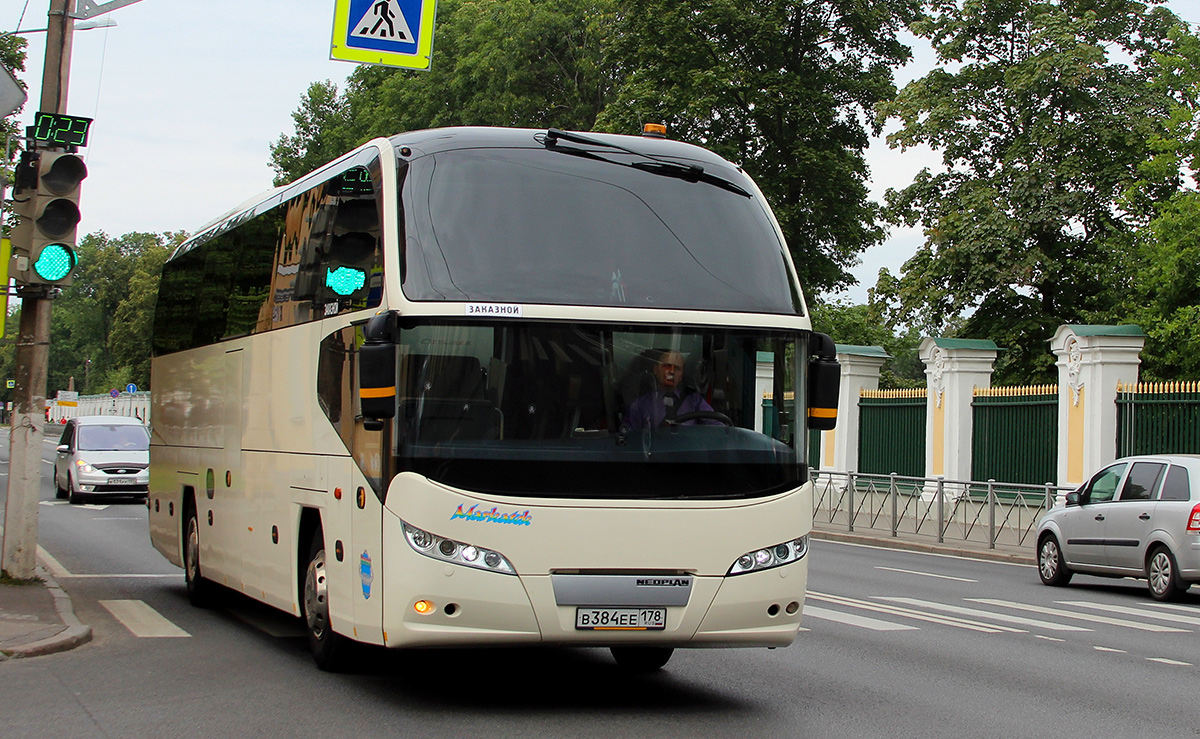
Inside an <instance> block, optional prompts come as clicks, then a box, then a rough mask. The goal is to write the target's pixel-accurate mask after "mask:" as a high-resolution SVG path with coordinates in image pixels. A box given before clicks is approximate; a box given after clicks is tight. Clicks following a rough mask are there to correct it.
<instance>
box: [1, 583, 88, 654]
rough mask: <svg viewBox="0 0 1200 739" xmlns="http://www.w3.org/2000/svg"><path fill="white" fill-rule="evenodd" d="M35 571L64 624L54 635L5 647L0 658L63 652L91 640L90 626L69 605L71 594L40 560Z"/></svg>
mask: <svg viewBox="0 0 1200 739" xmlns="http://www.w3.org/2000/svg"><path fill="white" fill-rule="evenodd" d="M37 572H38V577H40V578H42V580H43V581H45V583H46V589H47V590H49V591H50V595H52V596H54V608H55V609H56V610H57V611H58V616H59V618H61V619H62V621H63V623H64V624H66V626H65V627H64V628H63V630H62V631H60V632H58V633H57V634H55V635H54V636H49V637H46V638H45V639H39V640H38V641H35V642H31V643H29V644H23V645H21V646H19V647H12V648H11V649H6V650H4V655H3V656H0V659H3V658H4V657H7V658H9V659H22V658H25V657H40V656H42V655H45V654H55V653H57V652H65V651H67V650H68V649H74V648H75V647H77V646H79V645H80V644H86V643H88V642H90V641H91V640H92V627H91V626H87V625H86V624H84V623H83V622H82V621H80V620H79V619H78V618H77V617H76V616H75V610H74V608H73V607H72V606H71V596H69V595H67V593H66V591H65V590H63V589H62V588H61V587H59V585H58V583H57V582H56V581H55V580H54V578H53V577H51V576H50V571H49V570H47V569H46V568H45V567H43V566H42V565H41V563H40V562H39V563H38V566H37Z"/></svg>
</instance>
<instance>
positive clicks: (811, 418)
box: [808, 332, 842, 431]
mask: <svg viewBox="0 0 1200 739" xmlns="http://www.w3.org/2000/svg"><path fill="white" fill-rule="evenodd" d="M808 356H809V359H808V427H809V428H810V429H813V430H815V431H829V430H831V429H832V428H833V427H834V426H836V425H837V409H838V391H839V388H840V386H841V379H842V366H841V365H840V364H838V361H837V345H836V344H834V343H833V339H831V338H830V337H829V336H828V335H826V334H818V333H815V332H814V333H812V334H810V335H809V339H808Z"/></svg>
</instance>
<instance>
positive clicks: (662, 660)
mask: <svg viewBox="0 0 1200 739" xmlns="http://www.w3.org/2000/svg"><path fill="white" fill-rule="evenodd" d="M609 650H610V651H611V652H612V656H613V659H615V660H616V661H617V664H618V665H620V666H621V667H622V668H623V669H626V670H629V671H630V672H654V671H655V670H659V669H662V667H663V666H664V665H666V664H667V662H668V661H669V660H670V659H671V654H672V653H673V652H674V651H675V650H674V649H672V648H671V647H609Z"/></svg>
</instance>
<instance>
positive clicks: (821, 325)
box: [810, 300, 925, 388]
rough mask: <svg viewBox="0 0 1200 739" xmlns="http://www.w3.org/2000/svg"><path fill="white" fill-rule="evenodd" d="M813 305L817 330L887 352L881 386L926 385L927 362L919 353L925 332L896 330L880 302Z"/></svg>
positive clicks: (818, 302) (839, 341)
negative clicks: (887, 320) (885, 315)
mask: <svg viewBox="0 0 1200 739" xmlns="http://www.w3.org/2000/svg"><path fill="white" fill-rule="evenodd" d="M810 308H811V309H812V323H813V330H814V331H820V332H821V333H823V334H829V335H830V336H832V337H833V338H834V339H835V340H836V341H837V343H838V344H853V345H857V346H878V347H881V348H882V349H883V350H884V351H885V352H887V354H888V357H889V359H888V360H887V361H886V362H884V363H883V367H882V368H881V369H880V374H879V386H880V387H881V388H902V387H921V386H923V385H924V384H925V364H924V362H922V361H921V357H920V356H919V355H918V352H917V350H918V348H919V347H920V344H921V333H920V331H918V330H917V329H916V328H915V327H908V328H907V329H904V330H902V331H900V332H898V333H897V332H893V331H892V329H891V328H889V327H888V325H887V322H886V320H885V319H884V316H883V315H882V310H881V306H879V305H878V304H872V303H867V304H865V305H854V304H851V303H848V302H846V301H843V300H831V301H825V302H821V301H817V302H814V303H811V304H810Z"/></svg>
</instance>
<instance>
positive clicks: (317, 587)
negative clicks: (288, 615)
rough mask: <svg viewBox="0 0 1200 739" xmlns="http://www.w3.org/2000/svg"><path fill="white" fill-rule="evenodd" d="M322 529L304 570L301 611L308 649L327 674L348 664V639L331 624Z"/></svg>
mask: <svg viewBox="0 0 1200 739" xmlns="http://www.w3.org/2000/svg"><path fill="white" fill-rule="evenodd" d="M324 538H325V537H324V534H323V532H322V531H321V530H320V529H317V530H316V531H315V532H313V538H312V544H311V545H310V546H309V548H308V562H307V564H306V566H305V569H304V593H303V597H302V598H301V608H302V610H303V615H304V624H305V630H306V631H307V632H308V647H309V649H310V650H311V651H312V656H313V660H314V661H316V663H317V667H320V668H321V669H322V670H325V671H326V672H340V671H342V670H343V669H345V667H346V664H347V653H348V651H349V647H350V645H349V641H350V640H349V639H347V638H346V637H344V636H342V635H341V634H338V633H337V632H335V631H334V630H333V628H332V627H331V626H330V623H329V585H328V576H327V574H326V571H325V541H324Z"/></svg>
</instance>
